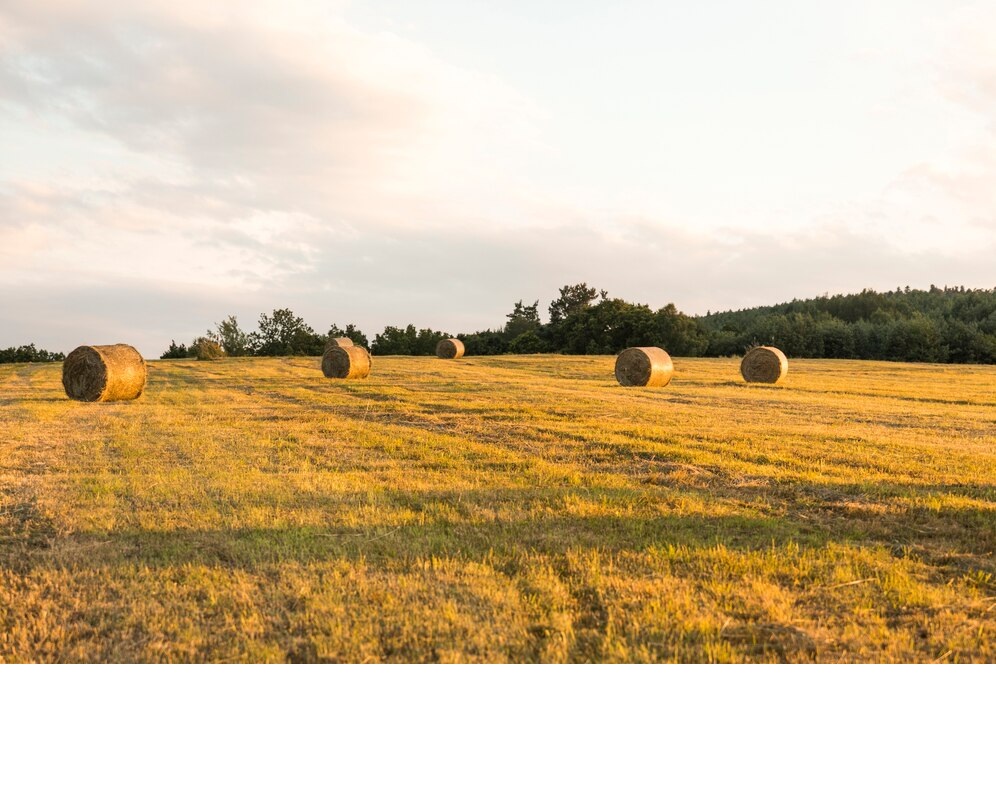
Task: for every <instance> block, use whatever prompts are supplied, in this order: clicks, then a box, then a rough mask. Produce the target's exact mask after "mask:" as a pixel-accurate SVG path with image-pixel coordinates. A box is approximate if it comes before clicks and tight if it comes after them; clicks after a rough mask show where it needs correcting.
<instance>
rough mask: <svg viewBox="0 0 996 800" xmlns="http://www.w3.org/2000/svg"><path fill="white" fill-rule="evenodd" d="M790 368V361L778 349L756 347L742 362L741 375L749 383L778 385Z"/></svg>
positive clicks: (749, 351)
mask: <svg viewBox="0 0 996 800" xmlns="http://www.w3.org/2000/svg"><path fill="white" fill-rule="evenodd" d="M788 368H789V364H788V359H787V358H785V354H784V353H783V352H782V351H781V350H779V349H778V348H777V347H755V348H753V349H751V350H748V351H747V355H745V356H744V360H743V361H741V362H740V374H741V375H743V376H744V380H745V381H747V383H778V381H780V380H781V379H782V378H784V377H785V375H786V374H787V373H788Z"/></svg>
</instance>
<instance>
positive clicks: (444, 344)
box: [436, 339, 467, 358]
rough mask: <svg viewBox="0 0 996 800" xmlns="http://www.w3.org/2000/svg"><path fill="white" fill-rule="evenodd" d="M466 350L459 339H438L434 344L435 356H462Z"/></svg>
mask: <svg viewBox="0 0 996 800" xmlns="http://www.w3.org/2000/svg"><path fill="white" fill-rule="evenodd" d="M466 352H467V348H465V347H464V346H463V342H461V341H460V340H459V339H440V340H439V344H437V345H436V356H438V357H439V358H462V357H463V354H464V353H466Z"/></svg>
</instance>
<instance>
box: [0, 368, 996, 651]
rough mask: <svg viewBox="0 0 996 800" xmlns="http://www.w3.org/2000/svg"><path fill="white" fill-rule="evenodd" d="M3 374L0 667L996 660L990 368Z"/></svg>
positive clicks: (995, 408)
mask: <svg viewBox="0 0 996 800" xmlns="http://www.w3.org/2000/svg"><path fill="white" fill-rule="evenodd" d="M149 366H150V373H149V385H148V389H147V391H146V394H145V396H144V397H143V398H142V399H141V400H139V401H137V402H134V403H119V404H83V403H75V402H71V401H69V400H67V399H66V398H65V395H64V394H63V392H62V388H61V385H60V382H59V377H60V367H59V365H30V366H0V439H2V449H0V661H288V660H290V661H553V662H556V661H599V662H605V661H733V662H741V661H822V662H838V661H847V662H855V661H873V662H879V661H888V662H892V661H944V662H954V661H987V662H992V661H994V660H996V618H994V616H996V577H994V574H996V555H994V550H996V367H972V366H948V367H938V366H928V365H909V364H885V363H867V362H845V361H793V362H792V365H791V368H790V372H789V376H788V379H787V381H786V383H785V384H784V385H779V386H747V385H745V384H744V383H743V382H742V381H741V380H740V377H739V374H738V370H737V362H736V361H733V360H726V359H720V360H711V359H676V361H675V368H676V372H675V378H674V380H673V382H672V383H671V385H670V386H668V387H667V388H664V389H633V388H629V389H623V388H621V387H619V386H618V385H617V384H616V382H615V380H614V378H613V370H612V366H613V360H612V358H610V357H565V356H519V357H500V358H497V357H496V358H471V359H464V360H462V361H440V360H437V359H432V358H403V357H394V358H388V357H385V358H378V359H376V360H375V363H374V372H373V374H372V376H371V377H370V378H369V379H368V380H365V381H356V382H334V381H329V380H326V379H324V378H323V377H322V375H321V372H320V369H319V360H318V359H317V358H288V359H230V360H227V361H218V362H194V361H173V362H166V361H163V362H153V363H151V364H150V365H149Z"/></svg>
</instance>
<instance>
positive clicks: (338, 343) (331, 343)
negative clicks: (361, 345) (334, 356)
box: [325, 336, 353, 350]
mask: <svg viewBox="0 0 996 800" xmlns="http://www.w3.org/2000/svg"><path fill="white" fill-rule="evenodd" d="M352 346H353V340H352V339H347V338H346V337H345V336H339V337H338V338H335V339H329V340H328V342H326V343H325V349H326V350H329V349H331V348H333V347H352Z"/></svg>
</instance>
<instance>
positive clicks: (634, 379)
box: [616, 347, 674, 386]
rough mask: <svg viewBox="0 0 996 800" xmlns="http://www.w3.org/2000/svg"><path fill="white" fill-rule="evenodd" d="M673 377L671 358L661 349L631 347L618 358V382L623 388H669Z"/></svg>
mask: <svg viewBox="0 0 996 800" xmlns="http://www.w3.org/2000/svg"><path fill="white" fill-rule="evenodd" d="M673 376H674V364H672V363H671V356H669V355H668V354H667V353H665V352H664V351H663V350H661V349H660V348H659V347H630V348H627V349H626V350H623V351H622V352H621V353H620V354H619V355H618V356H617V357H616V380H617V381H619V383H621V384H622V385H623V386H667V385H668V384H669V383H670V382H671V378H672V377H673Z"/></svg>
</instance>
